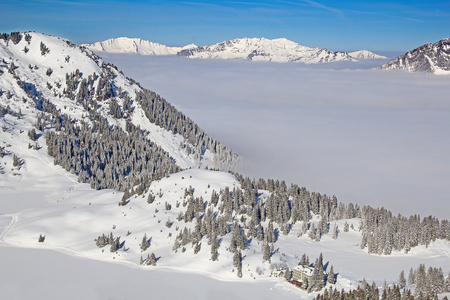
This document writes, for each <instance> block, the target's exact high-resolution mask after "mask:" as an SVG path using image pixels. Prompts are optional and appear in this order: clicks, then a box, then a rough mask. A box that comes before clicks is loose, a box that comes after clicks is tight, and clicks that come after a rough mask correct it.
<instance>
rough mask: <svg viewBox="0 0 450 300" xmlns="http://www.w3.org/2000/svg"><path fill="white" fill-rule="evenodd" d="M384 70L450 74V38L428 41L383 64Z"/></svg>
mask: <svg viewBox="0 0 450 300" xmlns="http://www.w3.org/2000/svg"><path fill="white" fill-rule="evenodd" d="M381 69H384V70H404V71H408V72H426V73H433V74H437V75H448V74H450V38H448V39H443V40H440V41H439V42H436V43H428V44H425V45H422V46H420V47H418V48H416V49H414V50H411V51H409V52H407V53H406V54H405V55H401V56H399V57H396V58H394V59H393V60H391V61H389V62H387V63H385V64H383V65H382V66H381Z"/></svg>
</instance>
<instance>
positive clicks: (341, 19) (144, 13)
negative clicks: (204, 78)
mask: <svg viewBox="0 0 450 300" xmlns="http://www.w3.org/2000/svg"><path fill="white" fill-rule="evenodd" d="M28 30H32V31H37V32H43V33H47V34H51V35H57V36H61V37H64V38H67V39H70V40H72V41H73V42H74V43H91V42H96V41H102V40H105V39H109V38H116V37H121V36H126V37H140V38H143V39H146V40H150V41H153V42H158V43H162V44H165V45H169V46H182V45H186V44H190V43H195V44H197V45H206V44H214V43H218V42H221V41H224V40H230V39H234V38H242V37H265V38H270V39H272V38H280V37H285V38H287V39H290V40H292V41H295V42H297V43H299V44H301V45H305V46H309V47H325V48H329V49H331V50H335V51H336V50H345V51H350V50H361V49H367V50H372V51H408V50H412V49H414V48H416V47H418V46H420V45H422V44H424V43H428V42H436V41H438V40H441V39H443V38H448V37H450V1H448V0H447V1H441V0H409V1H400V0H397V1H384V0H378V1H360V0H358V1H356V0H341V1H329V0H317V1H311V0H297V1H296V0H286V1H282V0H280V1H274V0H267V1H253V0H242V1H241V0H236V1H233V0H230V1H205V0H195V1H190V0H180V1H171V0H169V1H151V0H150V1H144V0H134V1H98V0H92V1H89V0H82V1H78V0H72V1H63V0H39V1H38V0H35V1H33V0H22V1H21V0H17V1H16V0H13V1H2V2H1V3H0V32H11V31H28Z"/></svg>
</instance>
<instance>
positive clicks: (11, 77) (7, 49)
mask: <svg viewBox="0 0 450 300" xmlns="http://www.w3.org/2000/svg"><path fill="white" fill-rule="evenodd" d="M0 55H1V57H2V63H1V65H0V66H1V69H0V71H1V74H2V75H1V76H0V84H1V86H0V87H1V88H2V92H1V94H2V98H1V99H2V102H1V105H2V107H3V108H7V107H8V109H10V110H11V111H13V112H15V113H19V112H20V113H21V114H26V115H27V116H28V117H27V118H29V125H30V128H29V130H32V124H38V125H36V128H35V129H34V130H35V131H36V132H37V133H36V135H37V136H44V137H46V139H47V140H46V142H47V144H48V145H49V146H51V147H50V148H49V153H50V154H51V155H52V156H54V157H55V163H58V164H61V165H62V166H64V167H65V168H66V169H67V170H68V171H72V172H74V173H76V174H78V175H79V178H80V180H81V181H84V182H90V183H91V185H92V186H93V187H96V188H105V187H109V188H113V187H114V188H116V189H120V190H125V189H127V188H129V187H131V186H132V185H134V184H135V183H133V182H131V181H134V180H138V181H142V180H144V179H145V181H147V180H149V179H151V178H152V176H157V177H158V176H163V175H164V174H166V173H167V172H169V173H170V172H173V171H174V170H176V169H179V168H182V169H184V168H192V167H203V168H204V167H210V168H221V169H225V170H228V169H231V168H233V167H232V165H233V163H235V162H236V161H237V160H238V156H237V155H236V154H234V153H232V152H231V151H230V150H229V149H227V148H226V147H225V146H224V145H222V144H221V143H219V142H218V141H216V140H214V139H212V138H211V137H209V136H208V135H207V134H206V133H204V132H203V130H201V129H200V128H199V127H198V126H197V125H196V124H195V123H194V122H193V121H192V120H190V119H189V118H188V117H186V116H185V115H183V114H182V113H180V112H179V111H178V110H176V109H175V107H173V106H172V105H171V104H170V103H168V102H167V101H166V100H165V99H163V98H162V97H160V96H159V95H157V94H156V93H154V92H152V91H149V90H146V89H143V88H142V87H140V86H139V84H137V83H136V82H134V81H133V80H132V79H128V78H126V77H125V76H124V75H123V74H122V73H121V72H120V71H118V70H117V68H116V67H115V66H113V65H111V64H107V63H105V62H103V61H102V60H101V58H100V57H98V56H96V55H95V54H93V53H92V52H90V51H88V50H86V49H85V48H83V47H78V46H76V45H74V44H72V43H70V42H69V41H67V40H64V39H60V38H56V37H51V36H46V35H43V34H38V33H13V34H11V35H10V36H9V35H6V34H3V35H2V36H1V39H0ZM108 126H109V127H110V129H111V130H107V127H108ZM80 128H81V131H80ZM98 135H100V136H103V139H98V138H97V136H98ZM80 139H84V140H85V141H86V143H81V140H80ZM130 139H134V140H135V141H136V140H138V141H139V142H136V143H135V142H132V140H130ZM127 140H130V142H129V143H131V146H132V147H133V148H134V151H136V152H135V153H134V156H135V158H134V159H132V160H128V159H127V158H125V157H127V156H129V154H128V153H127V150H126V148H125V147H123V146H124V145H123V143H124V142H125V141H127ZM67 143H70V148H67V147H66V144H67ZM121 143H122V144H121ZM114 144H116V146H112V145H114ZM62 145H64V146H62ZM93 146H95V147H100V148H105V147H106V148H110V147H113V149H112V150H111V151H109V152H108V153H109V154H108V156H100V157H98V156H97V155H96V154H95V153H94V152H92V150H91V149H92V147H93ZM121 155H122V156H124V157H123V159H127V163H126V164H123V163H122V162H121V161H119V160H118V159H119V157H120V156H121ZM81 157H83V160H82V162H81V163H80V161H78V162H77V163H74V160H77V159H80V158H81ZM99 166H100V168H99ZM141 168H144V169H141ZM98 172H100V173H98ZM97 173H98V174H97ZM108 177H112V178H109V179H108ZM101 182H102V183H101Z"/></svg>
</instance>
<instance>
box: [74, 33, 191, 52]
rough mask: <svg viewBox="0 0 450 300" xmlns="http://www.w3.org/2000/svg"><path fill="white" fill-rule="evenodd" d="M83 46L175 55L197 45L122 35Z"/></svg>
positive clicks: (93, 48) (96, 49) (98, 49)
mask: <svg viewBox="0 0 450 300" xmlns="http://www.w3.org/2000/svg"><path fill="white" fill-rule="evenodd" d="M82 46H84V47H86V48H88V49H91V50H92V51H104V52H111V53H135V54H141V55H175V54H177V52H179V51H181V50H185V49H190V48H195V47H197V46H196V45H194V44H191V45H186V46H184V47H168V46H165V45H161V44H158V43H153V42H149V41H146V40H143V39H139V38H127V37H120V38H115V39H109V40H106V41H103V42H96V43H92V44H83V45H82Z"/></svg>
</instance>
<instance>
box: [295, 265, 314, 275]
mask: <svg viewBox="0 0 450 300" xmlns="http://www.w3.org/2000/svg"><path fill="white" fill-rule="evenodd" d="M294 270H297V271H300V272H302V273H303V274H305V275H307V276H312V275H313V273H314V268H313V267H310V266H303V265H299V266H296V267H295V268H294Z"/></svg>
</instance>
